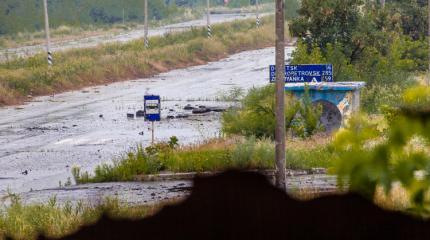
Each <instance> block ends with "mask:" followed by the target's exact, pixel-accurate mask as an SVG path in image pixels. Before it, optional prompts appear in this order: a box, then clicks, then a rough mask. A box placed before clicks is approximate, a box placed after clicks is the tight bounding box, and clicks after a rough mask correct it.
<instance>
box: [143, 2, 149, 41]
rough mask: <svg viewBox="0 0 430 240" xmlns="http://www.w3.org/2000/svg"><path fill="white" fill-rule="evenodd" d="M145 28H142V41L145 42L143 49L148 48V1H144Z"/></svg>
mask: <svg viewBox="0 0 430 240" xmlns="http://www.w3.org/2000/svg"><path fill="white" fill-rule="evenodd" d="M144 24H145V26H144V27H143V28H144V41H145V48H149V40H148V29H149V26H148V0H145V23H144Z"/></svg>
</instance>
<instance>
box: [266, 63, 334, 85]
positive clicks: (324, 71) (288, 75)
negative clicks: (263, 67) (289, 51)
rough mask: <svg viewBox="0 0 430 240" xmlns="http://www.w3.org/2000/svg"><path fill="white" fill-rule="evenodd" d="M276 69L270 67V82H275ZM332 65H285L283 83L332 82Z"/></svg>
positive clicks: (273, 66)
mask: <svg viewBox="0 0 430 240" xmlns="http://www.w3.org/2000/svg"><path fill="white" fill-rule="evenodd" d="M275 79H276V67H275V65H270V82H273V83H274V82H275ZM333 80H334V79H333V65H331V64H307V65H286V66H285V82H286V83H303V82H333Z"/></svg>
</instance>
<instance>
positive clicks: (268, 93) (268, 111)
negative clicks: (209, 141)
mask: <svg viewBox="0 0 430 240" xmlns="http://www.w3.org/2000/svg"><path fill="white" fill-rule="evenodd" d="M285 102H286V104H285V128H286V130H290V129H292V131H293V133H294V134H296V135H298V136H301V137H309V136H312V135H313V134H314V133H315V132H317V131H318V130H319V129H320V128H319V118H320V116H321V112H322V109H321V108H320V107H319V106H314V105H313V104H312V102H311V99H310V97H309V95H308V94H307V95H305V97H304V98H303V99H302V100H301V101H298V100H296V99H295V98H294V97H293V96H291V95H286V96H285ZM275 123H276V119H275V88H274V86H272V85H267V86H265V87H261V88H252V89H251V90H249V92H248V94H247V95H246V96H245V97H244V99H243V100H242V106H241V108H239V109H231V110H229V111H227V112H226V113H224V114H223V117H222V126H223V127H222V130H223V132H224V133H227V134H236V135H243V136H247V137H251V136H256V137H257V138H265V137H267V138H272V139H273V138H274V134H275V125H276V124H275Z"/></svg>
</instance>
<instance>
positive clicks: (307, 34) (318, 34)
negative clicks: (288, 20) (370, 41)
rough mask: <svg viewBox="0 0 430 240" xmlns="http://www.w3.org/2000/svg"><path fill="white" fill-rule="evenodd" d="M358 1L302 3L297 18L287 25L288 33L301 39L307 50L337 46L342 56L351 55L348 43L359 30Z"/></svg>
mask: <svg viewBox="0 0 430 240" xmlns="http://www.w3.org/2000/svg"><path fill="white" fill-rule="evenodd" d="M361 3H362V2H361V0H329V1H326V0H303V1H302V5H301V8H300V10H299V14H300V17H299V18H297V19H296V20H294V21H293V23H292V24H291V28H290V30H291V32H292V33H293V34H294V35H296V36H298V37H301V38H304V39H305V42H307V43H308V44H309V45H310V46H313V45H314V46H318V47H320V48H322V49H325V47H326V46H327V44H329V43H331V44H335V43H340V44H342V46H344V47H345V52H348V51H349V52H352V51H353V49H354V48H355V46H354V45H357V43H353V42H351V39H352V37H353V34H354V32H355V31H356V29H357V28H358V26H359V21H360V11H359V6H360V4H361Z"/></svg>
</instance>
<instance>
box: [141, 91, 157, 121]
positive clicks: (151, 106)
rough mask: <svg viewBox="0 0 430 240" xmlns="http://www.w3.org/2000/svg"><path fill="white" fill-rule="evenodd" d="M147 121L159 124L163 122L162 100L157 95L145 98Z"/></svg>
mask: <svg viewBox="0 0 430 240" xmlns="http://www.w3.org/2000/svg"><path fill="white" fill-rule="evenodd" d="M144 105H145V120H147V121H150V122H158V121H160V120H161V100H160V96H157V95H146V96H145V97H144Z"/></svg>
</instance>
